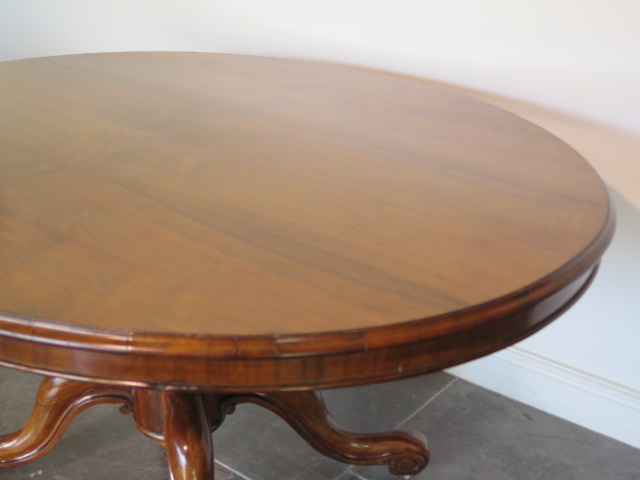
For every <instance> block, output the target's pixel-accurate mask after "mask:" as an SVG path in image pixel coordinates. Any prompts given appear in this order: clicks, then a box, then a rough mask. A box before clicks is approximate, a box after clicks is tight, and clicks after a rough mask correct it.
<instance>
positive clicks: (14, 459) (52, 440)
mask: <svg viewBox="0 0 640 480" xmlns="http://www.w3.org/2000/svg"><path fill="white" fill-rule="evenodd" d="M98 403H115V404H122V406H121V407H120V411H121V412H122V413H127V412H128V411H129V410H130V408H131V395H130V389H128V388H125V387H117V386H110V385H99V384H93V383H84V382H78V381H72V380H65V379H62V378H50V377H45V378H44V379H43V380H42V383H41V384H40V389H39V390H38V394H37V397H36V403H35V406H34V408H33V413H32V414H31V418H29V420H28V421H27V423H26V425H25V426H24V427H23V428H22V429H21V430H18V431H17V432H14V433H11V434H8V435H3V436H0V468H2V467H15V466H18V465H22V464H24V463H28V462H31V461H33V460H36V459H38V458H40V457H42V456H43V455H44V454H45V453H47V452H48V451H49V450H51V449H52V448H53V446H54V445H55V444H56V443H57V442H58V440H59V439H60V437H61V436H62V434H63V433H64V431H65V430H66V428H67V426H68V425H69V423H70V422H71V420H73V418H74V417H75V416H76V415H77V414H78V413H80V412H81V411H83V410H84V409H86V408H88V407H90V406H92V405H96V404H98Z"/></svg>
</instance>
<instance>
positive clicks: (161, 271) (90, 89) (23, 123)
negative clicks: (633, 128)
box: [0, 53, 614, 480]
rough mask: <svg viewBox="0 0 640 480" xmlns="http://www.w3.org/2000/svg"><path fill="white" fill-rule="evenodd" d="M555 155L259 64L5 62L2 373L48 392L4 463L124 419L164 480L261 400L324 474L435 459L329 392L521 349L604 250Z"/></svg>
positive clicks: (458, 113)
mask: <svg viewBox="0 0 640 480" xmlns="http://www.w3.org/2000/svg"><path fill="white" fill-rule="evenodd" d="M613 218H614V216H613V214H612V209H611V206H610V203H609V200H608V196H607V193H606V189H605V188H604V186H603V184H602V182H601V180H600V179H599V177H598V176H597V174H596V173H595V172H594V170H593V169H592V168H591V167H590V166H589V165H588V164H587V163H586V161H585V160H583V159H582V158H581V157H580V155H578V154H577V153H576V152H574V151H573V150H572V149H571V148H569V147H568V146H567V145H565V144H564V143H563V142H561V141H560V140H558V139H557V138H555V137H553V136H552V135H550V134H549V133H547V132H545V131H543V130H542V129H540V128H538V127H536V126H535V125H532V124H531V123H529V122H527V121H525V120H523V119H521V118H518V117H517V116H515V115H512V114H510V113H507V112H504V111H502V110H499V109H497V108H494V107H492V106H489V105H486V104H483V103H480V102H478V101H475V100H472V99H470V98H466V97H464V96H460V95H457V94H454V93H451V92H448V91H445V90H442V89H438V88H435V87H433V86H430V85H429V84H427V83H425V82H422V81H420V80H416V79H412V78H407V77H402V76H395V75H389V74H384V73H379V72H374V71H368V70H363V69H357V68H351V67H345V66H337V65H327V64H317V63H310V62H309V63H308V62H298V61H288V60H276V59H267V58H257V57H248V56H233V55H218V54H198V53H117V54H92V55H75V56H63V57H52V58H42V59H32V60H22V61H14V62H6V63H4V64H0V312H1V313H0V361H1V364H2V365H4V366H7V367H11V368H16V369H20V370H25V371H29V372H36V373H39V374H42V375H44V376H45V377H44V380H43V381H42V385H41V387H40V390H39V392H38V394H37V397H36V402H35V408H34V412H33V416H32V417H31V419H30V420H29V421H28V422H27V424H26V425H25V427H24V428H23V429H22V430H20V431H18V432H15V433H13V434H7V435H4V436H2V437H0V464H1V465H0V466H3V467H10V466H13V465H19V464H23V463H26V462H29V461H31V460H34V459H36V458H38V457H40V456H42V455H44V454H45V453H46V452H47V451H48V450H49V449H50V448H51V447H52V446H53V445H54V444H55V443H56V441H57V440H58V439H59V437H60V436H61V435H62V433H63V431H64V429H65V427H66V426H67V425H68V424H69V422H70V421H71V420H72V419H73V417H74V416H75V415H76V414H77V413H78V412H80V411H82V410H83V409H85V408H88V407H90V406H91V405H94V404H98V403H115V404H121V405H122V407H121V411H123V412H131V413H132V418H133V421H134V422H135V425H136V426H137V428H138V429H139V430H140V432H142V433H143V434H144V435H147V436H148V437H151V438H153V439H155V440H157V441H158V442H160V444H162V445H163V446H164V447H165V448H166V452H167V458H168V464H169V469H170V472H171V477H172V479H173V480H204V479H211V478H213V447H212V439H211V438H212V437H211V432H212V431H213V430H215V428H216V427H217V426H219V425H220V423H221V422H222V421H223V418H224V416H225V414H228V413H230V412H232V411H233V408H234V406H235V405H236V404H238V403H241V402H251V403H255V404H258V405H262V406H264V407H266V408H268V409H270V410H272V411H274V412H275V413H277V414H278V415H280V416H281V417H283V418H284V419H285V420H286V421H287V422H288V423H289V424H291V426H292V427H293V428H295V429H296V430H297V431H298V432H299V433H300V434H301V435H302V437H304V438H305V439H306V440H307V441H308V442H309V443H310V444H311V445H312V446H313V447H315V448H316V449H317V450H319V451H320V452H322V453H324V454H326V455H328V456H330V457H333V458H335V459H337V460H340V461H343V462H347V463H351V464H358V465H372V464H386V465H388V467H389V469H390V471H391V472H392V473H395V474H403V475H410V474H415V473H417V472H419V471H420V470H421V469H422V468H424V467H425V465H426V464H427V461H428V458H429V450H428V447H427V443H426V440H425V439H424V437H423V436H422V435H421V434H419V433H416V432H410V431H396V432H388V433H381V434H358V433H352V432H346V431H344V430H342V429H341V428H340V427H339V426H338V425H336V424H335V422H334V421H333V420H332V419H331V417H330V416H329V414H328V413H327V411H326V409H325V407H324V405H323V403H322V399H321V396H320V394H319V393H318V391H319V390H320V389H324V388H330V387H338V386H346V385H357V384H366V383H372V382H380V381H385V380H391V379H395V378H400V377H405V376H410V375H417V374H421V373H425V372H429V371H433V370H437V369H441V368H444V367H447V366H451V365H454V364H458V363H461V362H464V361H467V360H470V359H473V358H477V357H480V356H483V355H485V354H488V353H490V352H493V351H495V350H498V349H500V348H503V347H505V346H507V345H510V344H513V343H514V342H516V341H518V340H520V339H522V338H524V337H526V336H528V335H530V334H532V333H533V332H535V331H537V330H538V329H540V328H542V327H543V326H544V325H546V324H548V323H549V322H550V321H551V320H552V319H554V318H555V317H557V316H558V315H559V314H561V313H562V312H563V311H564V310H566V309H567V308H568V307H569V306H571V304H572V303H573V302H574V301H575V300H576V299H577V298H578V297H579V296H580V295H581V294H582V293H583V292H584V290H585V289H586V288H587V286H588V285H589V282H590V280H591V279H592V278H593V276H594V274H595V272H596V269H597V265H598V263H599V260H600V257H601V255H602V253H603V251H604V250H605V248H606V247H607V245H608V243H609V240H610V238H611V236H612V233H613V228H614V227H613V225H614V219H613Z"/></svg>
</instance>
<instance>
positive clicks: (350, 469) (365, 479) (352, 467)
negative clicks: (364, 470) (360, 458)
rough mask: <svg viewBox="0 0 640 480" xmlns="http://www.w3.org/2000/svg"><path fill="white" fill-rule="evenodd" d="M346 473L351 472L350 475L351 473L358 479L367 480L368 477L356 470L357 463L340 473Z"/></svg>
mask: <svg viewBox="0 0 640 480" xmlns="http://www.w3.org/2000/svg"><path fill="white" fill-rule="evenodd" d="M344 473H349V475H351V477H352V478H356V479H358V480H367V478H366V477H363V476H362V475H360V474H359V473H358V472H356V466H355V465H351V466H349V467H348V468H346V469H345V471H344V472H343V473H341V474H340V476H342V475H343V474H344ZM338 478H340V477H338Z"/></svg>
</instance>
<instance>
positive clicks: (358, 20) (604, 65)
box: [0, 0, 640, 447]
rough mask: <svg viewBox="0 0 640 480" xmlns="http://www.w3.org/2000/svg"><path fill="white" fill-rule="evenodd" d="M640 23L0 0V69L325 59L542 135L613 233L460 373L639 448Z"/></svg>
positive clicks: (267, 2)
mask: <svg viewBox="0 0 640 480" xmlns="http://www.w3.org/2000/svg"><path fill="white" fill-rule="evenodd" d="M639 22H640V2H638V1H637V0H563V1H558V0H520V1H518V0H484V1H482V2H478V1H475V0H449V1H447V2H436V1H433V0H432V1H428V0H405V1H402V2H400V1H397V0H396V1H393V0H325V1H323V2H305V1H293V0H234V1H233V2H229V1H221V0H181V1H180V2H178V1H167V0H164V1H163V0H136V1H134V2H132V1H131V0H126V1H125V0H110V1H109V2H97V1H94V2H91V1H89V2H87V1H86V0H39V1H36V0H23V1H21V2H9V1H5V2H2V3H1V4H0V60H10V59H18V58H26V57H34V56H46V55H59V54H68V53H81V52H96V51H118V50H192V51H215V52H230V53H250V54H258V55H269V56H284V57H296V58H306V59H320V60H327V61H333V62H343V63H350V64H356V65H365V66H370V67H375V68H379V69H383V70H390V71H396V72H402V73H406V74H410V75H415V76H419V77H423V78H426V79H429V80H431V81H434V82H436V83H440V84H442V85H443V86H445V87H447V88H452V89H456V90H459V91H462V92H464V93H467V94H469V95H472V96H475V97H477V98H480V99H483V100H486V101H489V102H491V103H494V104H496V105H498V106H502V107H503V108H506V109H508V110H511V111H514V112H515V113H518V114H520V115H521V116H524V117H526V118H529V119H531V120H533V121H535V122H536V123H538V124H540V125H542V126H543V127H545V128H547V129H548V130H550V131H551V132H553V133H555V134H556V135H558V136H559V137H561V138H563V139H564V140H566V141H567V142H568V143H569V144H571V145H573V146H574V147H575V148H576V149H577V150H578V151H580V152H581V153H582V154H583V155H584V156H585V157H586V158H587V159H588V160H589V161H591V162H592V164H593V165H594V166H595V167H596V168H597V169H598V171H599V172H600V173H601V175H602V176H603V177H604V179H605V180H606V181H607V183H608V184H609V185H610V186H611V187H612V191H613V194H614V200H615V201H616V203H617V205H618V209H619V212H618V214H619V230H618V235H617V237H616V239H615V241H614V244H613V245H612V247H611V249H610V251H609V252H608V253H607V255H606V257H605V259H604V265H603V268H602V271H601V274H600V277H599V278H598V279H597V280H596V282H595V284H594V285H593V287H592V289H591V290H590V291H589V292H588V293H587V295H586V296H585V297H584V299H583V300H582V301H581V303H579V304H578V305H577V306H576V307H575V308H574V309H573V310H571V311H570V312H569V313H567V314H566V315H565V316H563V317H562V318H561V319H559V320H558V321H557V322H556V323H555V324H554V325H552V326H551V327H549V328H548V329H546V330H544V331H543V332H541V333H540V334H538V335H536V336H534V337H533V338H531V339H529V340H527V341H525V342H523V343H521V344H520V345H519V346H517V347H515V348H513V349H510V350H507V351H506V352H503V353H500V354H497V355H494V356H492V357H490V358H487V359H486V360H481V361H479V362H475V363H472V364H469V365H466V366H464V367H461V368H458V369H456V370H455V372H456V373H457V374H459V375H461V376H464V377H465V378H468V379H470V380H472V381H476V382H479V383H481V384H484V385H486V386H488V387H490V388H493V389H495V390H497V391H501V392H503V393H505V394H508V395H511V396H513V397H514V398H518V399H521V400H524V401H527V402H529V403H531V404H533V405H535V406H538V407H540V408H544V409H546V410H549V411H552V412H554V413H557V414H560V415H562V416H564V417H565V418H569V419H571V420H573V421H576V422H578V423H581V424H583V425H586V426H588V427H590V428H594V429H596V430H599V431H602V432H604V433H606V434H609V435H612V436H615V437H616V438H619V439H621V440H623V441H626V442H628V443H631V444H633V445H636V446H638V447H640V426H639V425H640V375H638V368H639V367H640V348H638V339H640V321H638V312H640V248H639V247H638V245H640V187H639V186H640V161H639V160H640V158H639V157H640V27H639ZM0 107H1V106H0ZM603 412H604V413H603ZM598 418H605V421H598V420H597V419H598ZM594 419H595V420H594ZM634 422H635V425H636V426H638V427H637V428H635V427H634Z"/></svg>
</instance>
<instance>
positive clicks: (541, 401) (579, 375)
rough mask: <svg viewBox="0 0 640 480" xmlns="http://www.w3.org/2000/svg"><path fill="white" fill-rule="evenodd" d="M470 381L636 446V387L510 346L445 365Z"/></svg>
mask: <svg viewBox="0 0 640 480" xmlns="http://www.w3.org/2000/svg"><path fill="white" fill-rule="evenodd" d="M448 372H449V373H451V374H453V375H455V376H457V377H460V378H462V379H464V380H467V381H469V382H471V383H474V384H476V385H479V386H481V387H484V388H487V389H489V390H492V391H494V392H497V393H500V394H501V395H504V396H506V397H509V398H512V399H514V400H517V401H519V402H522V403H525V404H527V405H531V406H532V407H535V408H538V409H540V410H543V411H545V412H548V413H550V414H552V415H556V416H558V417H560V418H563V419H565V420H568V421H570V422H573V423H576V424H578V425H581V426H583V427H586V428H588V429H590V430H594V431H596V432H598V433H602V434H604V435H607V436H608V437H612V438H615V439H616V440H619V441H621V442H624V443H627V444H629V445H631V446H634V447H636V448H640V391H638V390H635V389H632V388H629V387H626V386H624V385H619V384H616V383H614V382H611V381H609V380H607V379H604V378H600V377H597V376H594V375H591V374H589V373H588V372H583V371H580V370H578V369H576V368H574V367H571V366H568V365H564V364H562V363H558V362H556V361H554V360H552V359H548V358H545V357H542V356H540V355H537V354H535V353H533V352H530V351H527V350H525V349H523V348H521V347H511V348H508V349H506V350H503V351H501V352H498V353H495V354H493V355H490V356H488V357H485V358H482V359H480V360H476V361H474V362H469V363H467V364H464V365H460V366H457V367H454V368H450V369H449V370H448Z"/></svg>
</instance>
